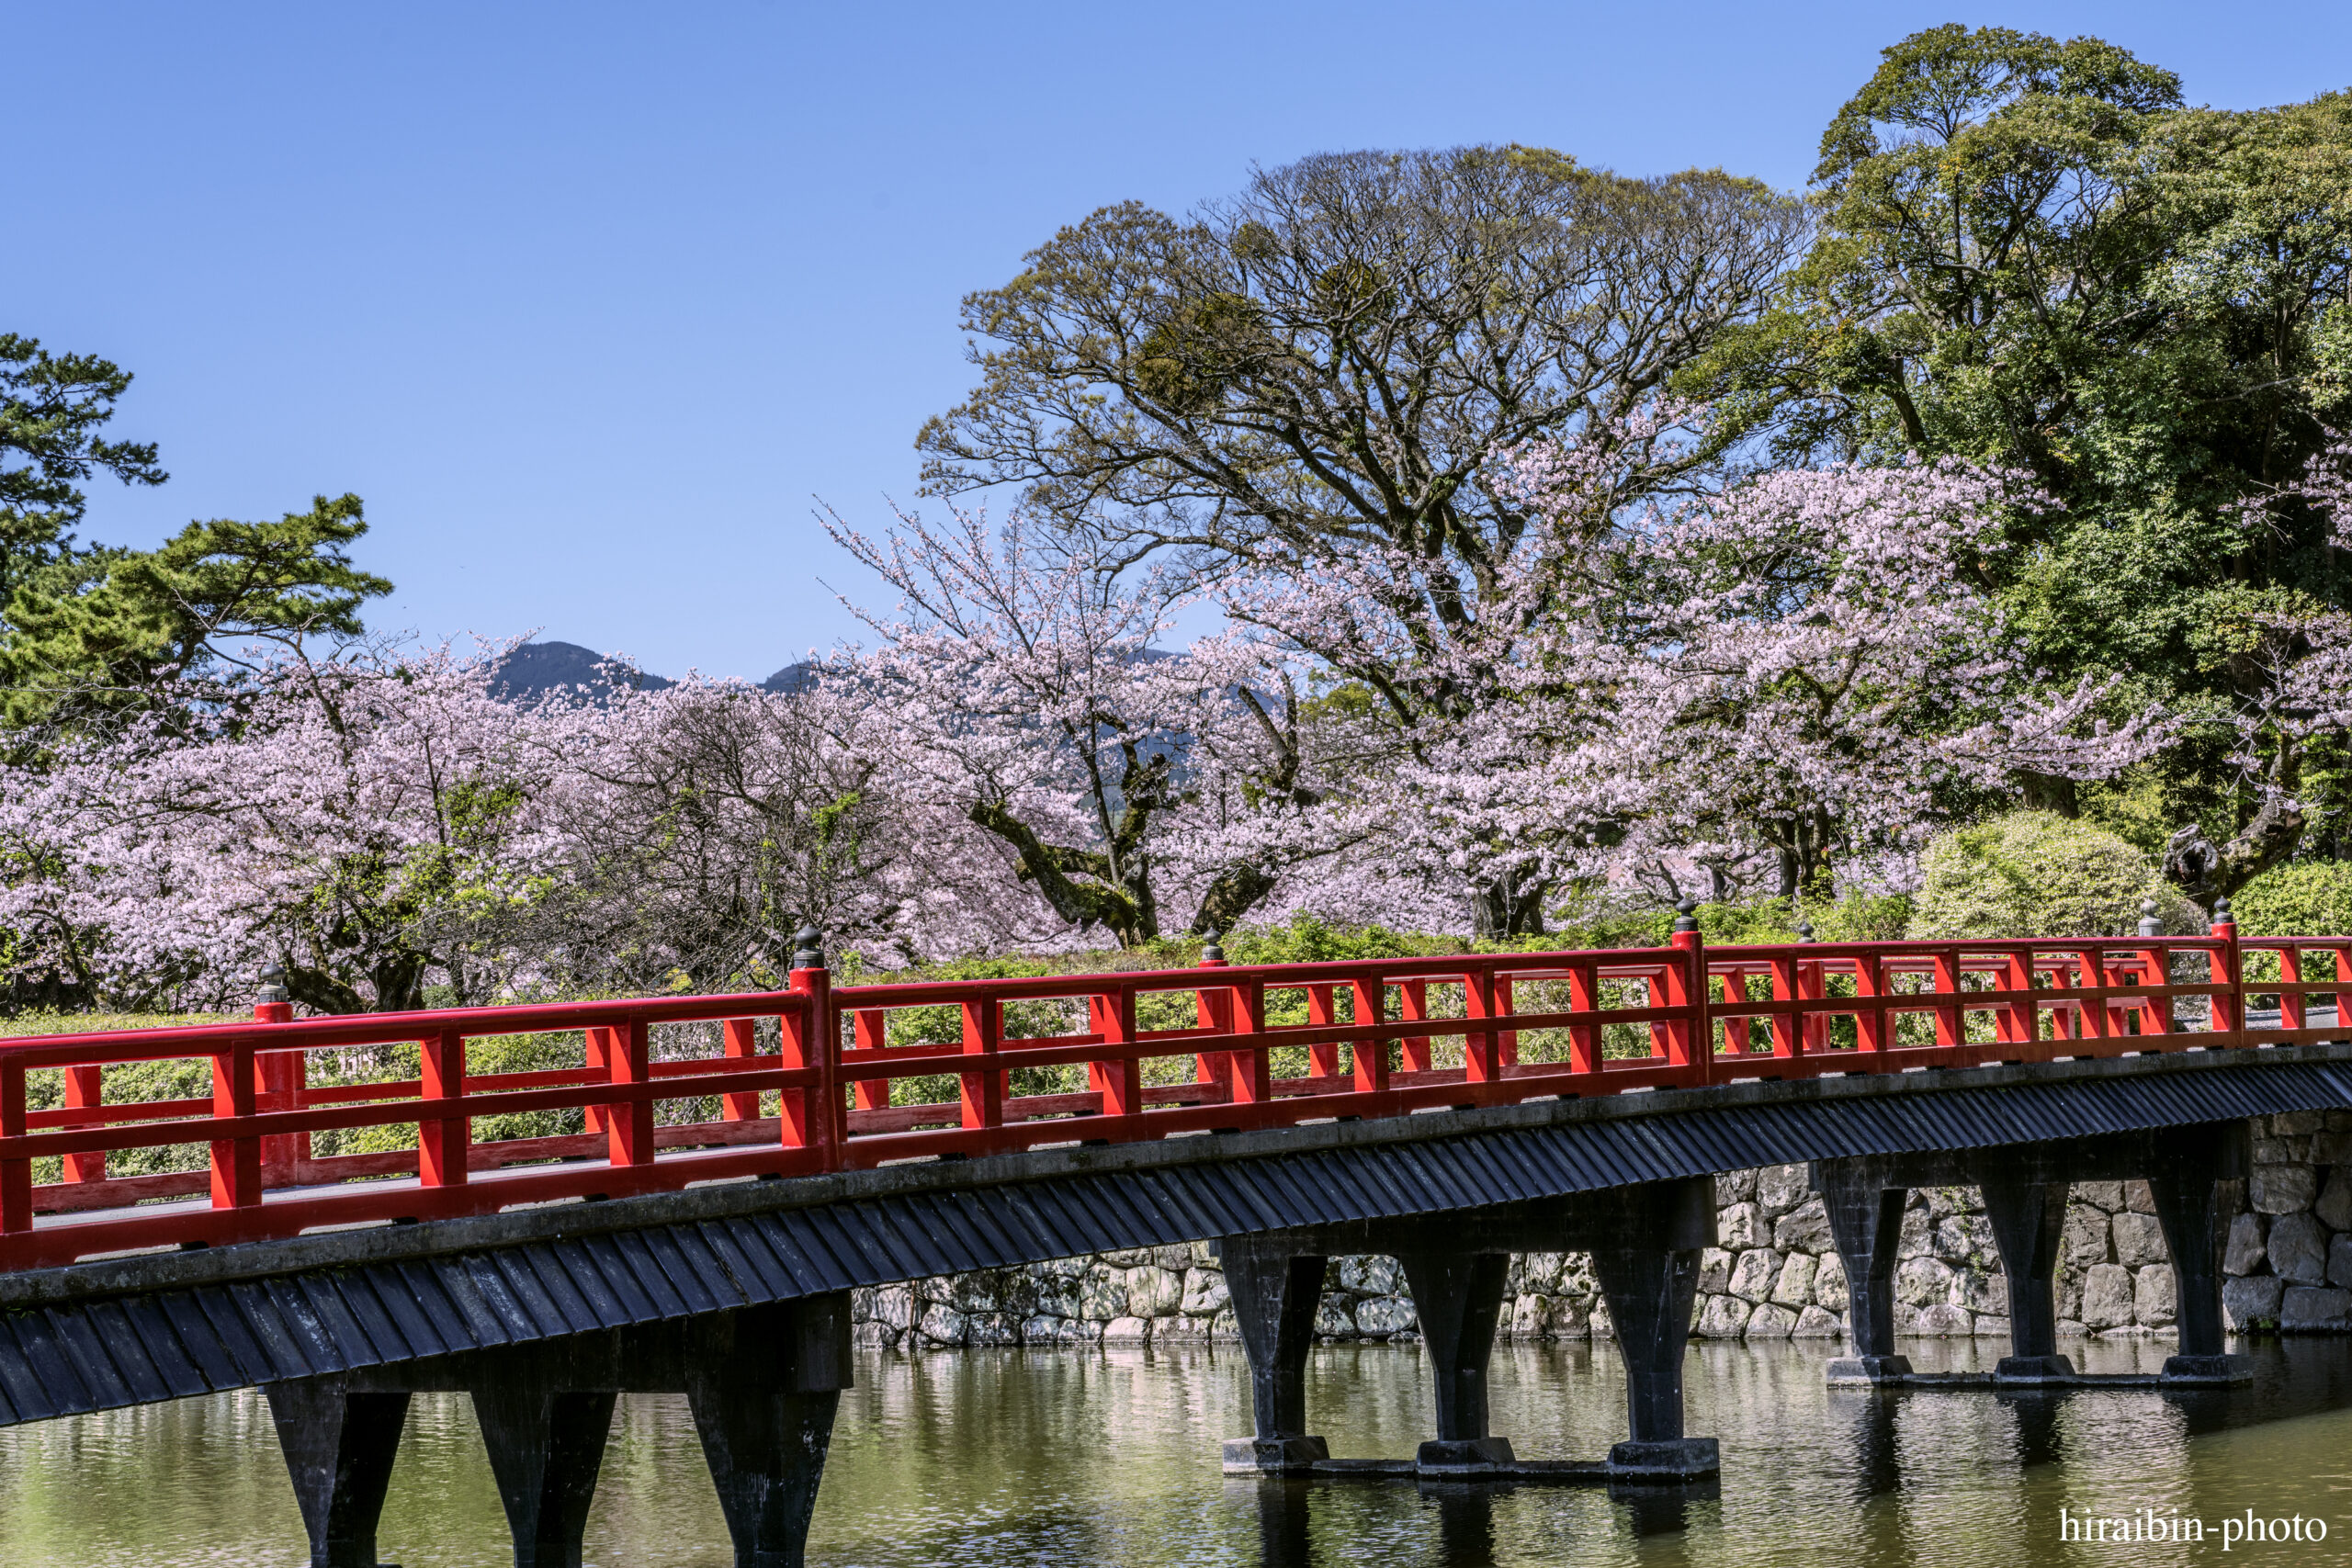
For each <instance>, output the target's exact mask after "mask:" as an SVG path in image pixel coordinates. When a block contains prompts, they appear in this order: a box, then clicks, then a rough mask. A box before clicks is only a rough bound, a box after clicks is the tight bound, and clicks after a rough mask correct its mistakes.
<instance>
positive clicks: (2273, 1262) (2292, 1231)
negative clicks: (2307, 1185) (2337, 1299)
mask: <svg viewBox="0 0 2352 1568" xmlns="http://www.w3.org/2000/svg"><path fill="white" fill-rule="evenodd" d="M2267 1256H2268V1258H2269V1259H2270V1271H2271V1272H2272V1273H2273V1274H2276V1275H2278V1277H2279V1278H2280V1279H2281V1280H2286V1281H2287V1282H2288V1283H2289V1284H2290V1285H2317V1284H2321V1283H2323V1282H2324V1281H2325V1280H2326V1279H2327V1230H2326V1227H2325V1226H2324V1225H2322V1224H2320V1223H2319V1221H2317V1220H2316V1219H2314V1218H2312V1216H2311V1215H2310V1214H2306V1213H2293V1214H2281V1215H2279V1216H2278V1218H2277V1219H2276V1220H2274V1221H2272V1222H2271V1224H2270V1245H2269V1247H2268V1248H2267Z"/></svg>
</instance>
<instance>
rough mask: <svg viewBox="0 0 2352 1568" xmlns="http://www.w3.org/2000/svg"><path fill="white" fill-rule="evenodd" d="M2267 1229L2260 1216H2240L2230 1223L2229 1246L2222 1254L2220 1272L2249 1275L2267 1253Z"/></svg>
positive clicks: (2257, 1267) (2260, 1263)
mask: <svg viewBox="0 0 2352 1568" xmlns="http://www.w3.org/2000/svg"><path fill="white" fill-rule="evenodd" d="M2268 1247H2269V1227H2268V1224H2267V1222H2266V1221H2265V1220H2264V1219H2263V1217H2262V1216H2261V1215H2260V1214H2240V1215H2239V1216H2238V1217H2237V1218H2236V1219H2234V1220H2232V1221H2231V1222H2230V1241H2229V1246H2228V1247H2226V1248H2224V1249H2223V1251H2222V1272H2223V1273H2226V1274H2251V1273H2253V1272H2254V1271H2255V1270H2256V1269H2259V1268H2261V1267H2262V1265H2263V1263H2264V1262H2265V1261H2266V1260H2267V1258H2268V1256H2269V1253H2268Z"/></svg>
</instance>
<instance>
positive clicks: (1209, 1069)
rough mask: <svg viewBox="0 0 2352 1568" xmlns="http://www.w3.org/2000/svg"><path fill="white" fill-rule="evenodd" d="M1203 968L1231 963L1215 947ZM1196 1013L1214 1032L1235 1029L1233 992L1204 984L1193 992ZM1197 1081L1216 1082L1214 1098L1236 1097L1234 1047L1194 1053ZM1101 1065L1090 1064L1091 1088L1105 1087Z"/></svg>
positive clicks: (1088, 1085) (1088, 1069)
mask: <svg viewBox="0 0 2352 1568" xmlns="http://www.w3.org/2000/svg"><path fill="white" fill-rule="evenodd" d="M1201 967H1202V968H1204V969H1223V968H1225V967H1227V964H1226V961H1225V959H1224V957H1223V956H1222V955H1218V954H1216V949H1215V948H1214V947H1211V948H1210V949H1208V950H1207V953H1205V954H1204V956H1203V957H1202V959H1201ZM1097 1000H1098V1001H1099V1000H1100V998H1097ZM1193 1016H1194V1017H1195V1018H1197V1019H1198V1020H1199V1021H1200V1025H1201V1027H1202V1028H1203V1029H1205V1030H1207V1031H1208V1032H1211V1033H1212V1034H1230V1033H1232V1032H1233V993H1232V992H1231V991H1230V990H1228V989H1227V988H1226V987H1223V986H1203V987H1199V988H1198V989H1196V990H1195V991H1194V992H1193ZM1101 1066H1102V1064H1101V1063H1099V1062H1089V1063H1088V1064H1087V1072H1088V1083H1087V1087H1088V1088H1089V1089H1100V1088H1102V1087H1103V1086H1102V1083H1101V1081H1100V1080H1101V1077H1102V1074H1101ZM1193 1082H1195V1083H1210V1084H1215V1085H1216V1086H1217V1088H1218V1089H1219V1090H1220V1091H1221V1092H1220V1093H1218V1094H1216V1096H1214V1097H1213V1100H1231V1099H1232V1098H1233V1053H1232V1052H1231V1051H1230V1050H1216V1051H1202V1052H1199V1053H1197V1054H1196V1055H1194V1056H1193Z"/></svg>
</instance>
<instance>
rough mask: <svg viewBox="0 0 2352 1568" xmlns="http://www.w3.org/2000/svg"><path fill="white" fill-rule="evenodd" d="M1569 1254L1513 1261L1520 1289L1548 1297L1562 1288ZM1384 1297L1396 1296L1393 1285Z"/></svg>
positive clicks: (1528, 1256)
mask: <svg viewBox="0 0 2352 1568" xmlns="http://www.w3.org/2000/svg"><path fill="white" fill-rule="evenodd" d="M1567 1261H1568V1258H1567V1254H1566V1253H1564V1252H1526V1253H1521V1254H1520V1256H1518V1257H1517V1258H1513V1259H1512V1260H1511V1262H1512V1266H1513V1267H1514V1268H1515V1269H1517V1270H1518V1271H1519V1289H1520V1291H1521V1292H1522V1293H1524V1294H1530V1295H1538V1296H1548V1295H1551V1294H1553V1293H1554V1292H1556V1291H1558V1290H1559V1288H1560V1276H1561V1275H1562V1274H1564V1273H1566V1271H1567ZM1380 1293H1381V1294H1383V1295H1394V1294H1396V1293H1397V1287H1396V1286H1394V1285H1391V1286H1390V1287H1389V1288H1388V1289H1387V1290H1386V1291H1384V1292H1380Z"/></svg>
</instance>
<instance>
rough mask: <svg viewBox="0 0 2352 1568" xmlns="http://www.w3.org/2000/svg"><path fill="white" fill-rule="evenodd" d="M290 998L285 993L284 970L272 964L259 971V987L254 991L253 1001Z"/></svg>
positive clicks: (274, 1000) (275, 1000)
mask: <svg viewBox="0 0 2352 1568" xmlns="http://www.w3.org/2000/svg"><path fill="white" fill-rule="evenodd" d="M292 999H293V998H291V997H289V996H288V994H287V990H286V971H285V970H284V969H283V968H281V967H279V966H278V965H277V964H271V965H270V966H269V967H268V968H266V969H265V970H263V971H262V972H261V989H259V990H257V991H255V992H254V1001H256V1002H283V1001H291V1000H292Z"/></svg>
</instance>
